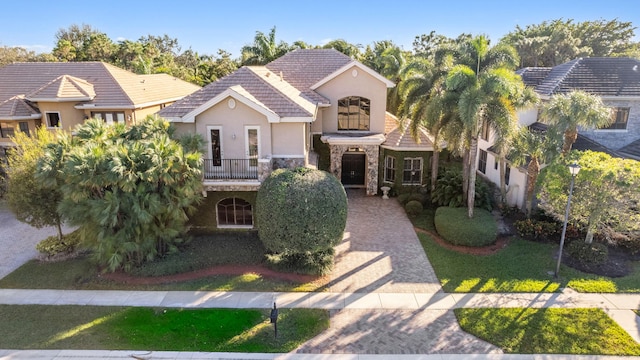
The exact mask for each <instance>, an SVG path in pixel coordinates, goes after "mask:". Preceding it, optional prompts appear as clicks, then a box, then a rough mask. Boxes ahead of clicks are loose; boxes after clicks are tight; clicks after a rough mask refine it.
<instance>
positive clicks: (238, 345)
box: [0, 305, 329, 353]
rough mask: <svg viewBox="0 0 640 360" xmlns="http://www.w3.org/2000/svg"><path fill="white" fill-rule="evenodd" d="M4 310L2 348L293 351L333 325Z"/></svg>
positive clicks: (182, 313)
mask: <svg viewBox="0 0 640 360" xmlns="http://www.w3.org/2000/svg"><path fill="white" fill-rule="evenodd" d="M269 312H270V310H268V309H262V310H259V309H255V310H239V309H189V310H186V309H162V308H124V307H104V306H68V305H64V306H49V305H0V318H1V319H2V326H1V327H0V348H3V349H86V350H94V349H106V350H165V351H215V352H278V353H279V352H283V353H284V352H289V351H292V350H294V349H295V348H297V347H298V346H299V345H300V344H302V343H303V342H304V341H306V340H308V339H311V338H312V337H314V336H316V335H317V334H319V333H320V332H322V331H323V330H325V329H327V328H328V326H329V315H328V312H327V311H326V310H317V309H316V310H314V309H281V310H280V316H279V318H278V338H277V339H274V330H273V325H271V324H270V323H269Z"/></svg>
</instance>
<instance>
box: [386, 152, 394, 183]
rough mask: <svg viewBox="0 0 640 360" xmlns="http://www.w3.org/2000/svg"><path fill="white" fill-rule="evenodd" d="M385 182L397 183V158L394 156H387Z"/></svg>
mask: <svg viewBox="0 0 640 360" xmlns="http://www.w3.org/2000/svg"><path fill="white" fill-rule="evenodd" d="M384 181H386V182H394V181H396V158H395V157H393V156H389V155H387V157H385V158H384Z"/></svg>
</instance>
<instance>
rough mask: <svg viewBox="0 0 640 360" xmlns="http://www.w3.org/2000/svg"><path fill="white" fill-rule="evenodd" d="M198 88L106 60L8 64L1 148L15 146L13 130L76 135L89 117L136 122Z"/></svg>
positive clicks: (1, 90)
mask: <svg viewBox="0 0 640 360" xmlns="http://www.w3.org/2000/svg"><path fill="white" fill-rule="evenodd" d="M198 89H200V87H199V86H197V85H194V84H191V83H188V82H186V81H183V80H180V79H177V78H175V77H173V76H170V75H167V74H153V75H137V74H133V73H131V72H129V71H126V70H123V69H120V68H118V67H116V66H113V65H110V64H107V63H103V62H67V63H54V62H50V63H49V62H45V63H38V62H33V63H13V64H9V65H6V66H4V67H2V68H0V148H4V149H6V148H10V147H11V146H13V144H12V143H11V142H10V139H9V137H10V136H11V135H13V134H14V133H15V131H17V130H21V131H23V132H27V133H29V132H30V131H33V130H35V128H36V127H38V126H46V127H47V128H51V129H64V130H67V131H72V130H73V128H74V127H75V126H76V125H78V124H81V123H83V122H84V121H85V120H86V119H88V118H99V119H103V120H104V121H105V122H107V123H116V122H120V123H127V124H135V123H136V121H137V120H141V119H144V118H145V117H146V116H147V115H152V114H154V113H156V112H157V111H158V110H160V109H162V108H164V107H165V106H167V105H170V104H172V103H173V102H174V101H176V100H178V99H181V98H182V97H184V96H186V95H188V94H191V93H193V92H194V91H197V90H198Z"/></svg>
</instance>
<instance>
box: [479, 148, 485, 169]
mask: <svg viewBox="0 0 640 360" xmlns="http://www.w3.org/2000/svg"><path fill="white" fill-rule="evenodd" d="M478 171H480V172H481V173H483V174H485V173H486V172H487V152H486V151H484V150H480V156H479V157H478Z"/></svg>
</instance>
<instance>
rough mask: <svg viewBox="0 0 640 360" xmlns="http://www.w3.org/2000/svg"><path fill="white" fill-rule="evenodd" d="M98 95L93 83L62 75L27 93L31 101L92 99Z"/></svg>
mask: <svg viewBox="0 0 640 360" xmlns="http://www.w3.org/2000/svg"><path fill="white" fill-rule="evenodd" d="M95 97H96V92H95V91H94V88H93V85H92V84H91V83H89V82H87V81H85V80H83V79H80V78H77V77H75V76H70V75H61V76H58V77H57V78H55V79H53V80H52V81H51V82H49V83H47V84H45V85H43V86H42V87H41V88H39V89H37V90H35V91H32V92H31V93H29V94H27V95H26V98H27V99H29V100H30V101H38V100H39V99H41V100H40V101H46V100H48V101H65V100H68V101H90V100H93V98H95Z"/></svg>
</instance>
